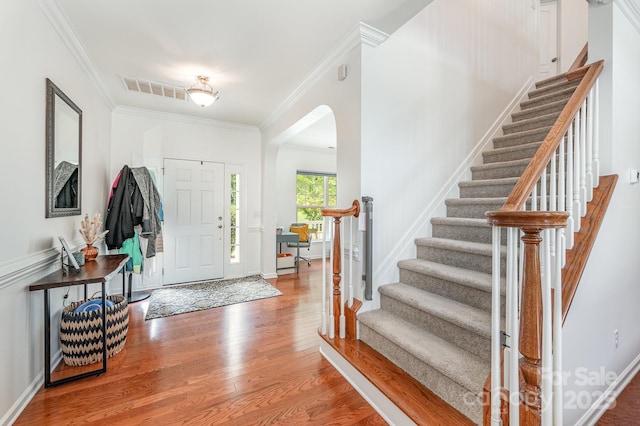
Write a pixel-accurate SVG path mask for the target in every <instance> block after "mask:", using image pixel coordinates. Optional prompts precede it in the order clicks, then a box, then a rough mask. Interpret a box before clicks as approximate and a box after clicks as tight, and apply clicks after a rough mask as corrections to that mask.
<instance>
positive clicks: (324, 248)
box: [320, 217, 331, 336]
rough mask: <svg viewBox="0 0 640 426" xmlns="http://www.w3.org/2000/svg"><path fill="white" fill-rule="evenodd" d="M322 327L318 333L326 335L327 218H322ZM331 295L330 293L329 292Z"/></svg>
mask: <svg viewBox="0 0 640 426" xmlns="http://www.w3.org/2000/svg"><path fill="white" fill-rule="evenodd" d="M322 229H323V231H322V323H321V324H322V325H321V326H320V327H321V328H320V331H321V332H322V335H323V336H326V335H327V218H326V217H323V218H322ZM329 294H331V292H329Z"/></svg>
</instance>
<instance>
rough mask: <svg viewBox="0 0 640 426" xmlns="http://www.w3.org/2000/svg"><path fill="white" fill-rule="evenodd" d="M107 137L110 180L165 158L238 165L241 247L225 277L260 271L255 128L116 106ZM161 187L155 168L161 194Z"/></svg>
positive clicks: (258, 154) (258, 149)
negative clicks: (243, 215) (237, 259)
mask: <svg viewBox="0 0 640 426" xmlns="http://www.w3.org/2000/svg"><path fill="white" fill-rule="evenodd" d="M112 137H113V142H112V151H111V171H110V176H111V177H110V179H111V181H113V179H115V177H116V175H117V173H118V172H119V171H120V170H121V169H122V167H123V166H124V165H125V164H127V165H128V166H130V167H140V166H146V167H148V168H150V169H155V170H157V171H160V170H161V169H162V162H163V159H164V158H175V159H183V160H198V161H211V162H218V163H225V164H226V165H228V166H231V165H232V166H240V167H241V168H243V169H244V173H245V176H244V177H242V178H241V184H242V183H244V185H246V187H244V188H243V189H244V193H245V195H246V200H247V204H246V210H245V211H246V219H245V221H244V223H245V226H244V227H243V229H242V230H241V233H240V234H241V235H240V238H241V241H240V243H241V245H242V246H243V247H244V248H245V249H244V250H243V251H242V252H241V253H242V256H243V259H241V262H240V265H233V266H232V265H229V264H227V265H225V277H235V276H241V275H245V274H255V273H260V272H261V270H260V247H261V242H260V228H261V220H260V218H261V199H262V197H261V193H260V191H261V185H260V176H261V164H260V161H261V147H260V133H259V131H258V129H257V128H256V127H253V126H245V125H236V124H231V123H224V122H218V121H213V120H206V119H194V118H188V117H184V116H179V115H173V114H166V113H157V112H152V111H145V110H139V109H132V108H120V107H119V108H116V110H115V111H114V113H113V127H112ZM163 188H164V185H163V179H162V173H160V172H159V173H158V191H159V192H160V194H161V195H162V191H163ZM241 223H242V222H241ZM159 257H161V256H159ZM134 278H135V279H136V280H135V281H134V287H145V288H146V287H150V286H157V285H156V283H157V282H158V281H159V280H158V279H157V278H156V277H145V280H142V279H140V278H141V277H139V276H137V277H136V276H134ZM146 283H150V284H151V285H147V284H146Z"/></svg>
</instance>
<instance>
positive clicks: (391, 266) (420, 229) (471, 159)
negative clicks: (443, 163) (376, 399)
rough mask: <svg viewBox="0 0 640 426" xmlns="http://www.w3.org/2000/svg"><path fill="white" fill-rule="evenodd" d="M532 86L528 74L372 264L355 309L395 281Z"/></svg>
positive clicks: (367, 305)
mask: <svg viewBox="0 0 640 426" xmlns="http://www.w3.org/2000/svg"><path fill="white" fill-rule="evenodd" d="M533 88H535V78H534V76H533V75H532V76H530V77H529V79H528V80H527V81H526V82H525V84H524V85H523V86H522V87H521V88H520V90H519V91H518V93H517V94H516V95H515V96H514V97H513V99H512V100H511V102H509V104H508V105H507V106H506V107H505V108H504V110H503V111H502V112H501V113H500V115H499V116H498V118H496V120H495V121H494V122H493V124H492V125H491V126H490V127H489V129H488V130H487V131H486V132H485V134H484V135H483V136H482V138H480V140H479V141H478V143H477V144H476V145H475V146H474V148H473V149H472V150H471V152H470V153H469V154H468V155H467V157H466V158H465V159H464V161H463V162H462V163H461V164H460V166H459V167H458V168H457V169H456V170H455V171H454V172H453V173H452V174H451V177H450V178H449V179H448V180H447V182H446V183H445V184H444V185H443V186H442V189H441V190H440V191H439V192H438V194H437V195H436V196H435V197H433V199H432V201H431V202H430V203H429V204H428V205H426V206H425V208H424V210H422V211H421V212H420V213H419V214H418V215H416V220H415V221H414V222H413V224H412V225H411V226H409V227H408V228H407V230H406V232H405V233H404V234H403V235H402V236H401V237H400V238H399V239H398V243H397V244H396V245H395V246H393V247H392V248H391V250H389V251H388V254H387V256H386V257H385V258H384V259H383V260H382V262H380V263H379V265H377V266H376V268H375V269H374V271H373V279H374V282H373V289H372V294H373V300H370V301H367V300H365V301H363V306H362V308H361V309H360V311H359V312H361V313H362V312H366V311H370V310H373V309H378V308H379V307H380V294H379V292H378V286H380V285H381V284H385V283H390V282H396V281H398V274H399V271H398V261H399V260H401V259H409V258H413V257H415V251H416V247H415V243H414V241H415V239H416V238H420V237H424V236H425V235H429V236H430V235H431V218H433V217H438V216H445V200H446V199H449V198H457V197H459V188H458V182H461V181H463V180H467V179H471V166H473V165H477V164H481V163H482V152H483V151H485V150H486V149H487V147H489V146H491V145H490V144H492V142H493V139H494V138H495V137H496V136H499V135H501V134H502V126H503V125H505V124H509V123H511V116H512V114H513V113H515V112H519V111H520V104H521V102H523V101H525V100H526V99H527V95H528V93H529V91H530V90H532V89H533ZM358 336H359V334H358Z"/></svg>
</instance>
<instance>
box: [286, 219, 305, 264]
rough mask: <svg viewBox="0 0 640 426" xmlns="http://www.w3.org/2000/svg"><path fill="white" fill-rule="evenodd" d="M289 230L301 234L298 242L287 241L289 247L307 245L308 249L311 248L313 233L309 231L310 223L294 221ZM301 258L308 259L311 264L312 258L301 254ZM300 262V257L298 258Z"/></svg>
mask: <svg viewBox="0 0 640 426" xmlns="http://www.w3.org/2000/svg"><path fill="white" fill-rule="evenodd" d="M289 231H291V232H295V233H296V234H298V235H299V236H300V241H299V242H298V243H287V247H306V248H307V250H309V249H310V248H311V234H310V233H309V224H307V223H292V224H291V227H290V228H289ZM300 259H302V260H306V261H307V265H309V266H311V258H308V257H303V256H300ZM296 262H298V259H296Z"/></svg>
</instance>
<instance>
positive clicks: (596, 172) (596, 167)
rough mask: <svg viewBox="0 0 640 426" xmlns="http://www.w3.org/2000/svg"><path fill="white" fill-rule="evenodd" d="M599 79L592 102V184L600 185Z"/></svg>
mask: <svg viewBox="0 0 640 426" xmlns="http://www.w3.org/2000/svg"><path fill="white" fill-rule="evenodd" d="M599 81H600V79H597V80H596V85H595V90H594V95H595V96H594V97H595V99H594V100H593V103H594V108H593V179H594V180H593V184H594V185H595V187H596V188H597V187H598V186H599V185H600V158H599V155H600V151H599V150H600V133H599V132H600V83H599Z"/></svg>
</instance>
